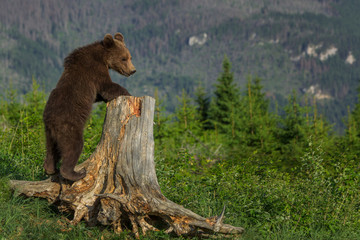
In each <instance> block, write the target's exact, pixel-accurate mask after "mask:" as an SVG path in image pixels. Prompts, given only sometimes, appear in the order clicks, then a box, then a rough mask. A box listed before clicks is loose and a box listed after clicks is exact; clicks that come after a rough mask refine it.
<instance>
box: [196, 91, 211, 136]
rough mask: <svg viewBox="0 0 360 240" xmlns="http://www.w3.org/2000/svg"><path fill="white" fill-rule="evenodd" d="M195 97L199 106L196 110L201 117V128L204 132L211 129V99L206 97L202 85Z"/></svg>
mask: <svg viewBox="0 0 360 240" xmlns="http://www.w3.org/2000/svg"><path fill="white" fill-rule="evenodd" d="M195 96H196V98H195V103H196V104H197V108H196V110H197V114H198V115H199V120H200V124H201V128H202V129H204V130H206V129H209V128H210V122H209V108H210V98H209V97H207V96H206V92H205V89H204V88H203V87H202V86H201V85H199V86H198V87H197V89H196V92H195Z"/></svg>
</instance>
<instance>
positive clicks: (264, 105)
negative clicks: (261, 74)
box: [239, 76, 275, 151]
mask: <svg viewBox="0 0 360 240" xmlns="http://www.w3.org/2000/svg"><path fill="white" fill-rule="evenodd" d="M262 88H263V86H262V85H261V79H260V78H258V77H255V78H253V79H252V77H251V76H249V77H248V83H247V88H246V90H245V92H244V95H243V97H242V98H241V105H242V106H244V108H243V112H242V115H241V118H240V122H241V123H240V126H241V129H240V134H239V135H240V136H239V141H240V142H241V143H242V144H245V145H247V146H248V147H255V148H256V149H257V150H260V149H262V150H263V151H270V148H271V147H270V145H272V144H273V142H274V141H273V130H274V127H275V118H274V116H273V114H270V113H269V111H268V109H269V100H268V99H266V97H265V93H263V92H262ZM266 149H267V150H266Z"/></svg>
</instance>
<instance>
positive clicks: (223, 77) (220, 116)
mask: <svg viewBox="0 0 360 240" xmlns="http://www.w3.org/2000/svg"><path fill="white" fill-rule="evenodd" d="M222 68H223V72H222V73H221V74H220V76H219V78H218V79H217V84H215V92H214V94H215V96H214V98H213V100H212V104H211V120H212V123H213V125H214V127H215V128H218V129H219V130H220V132H222V133H228V134H230V136H231V137H234V135H235V131H234V129H235V123H236V116H237V115H238V109H239V108H240V105H239V104H240V101H239V97H240V93H239V89H238V87H237V86H236V84H235V83H234V76H233V73H232V72H231V63H230V61H229V59H228V57H227V56H226V55H225V57H224V60H223V65H222Z"/></svg>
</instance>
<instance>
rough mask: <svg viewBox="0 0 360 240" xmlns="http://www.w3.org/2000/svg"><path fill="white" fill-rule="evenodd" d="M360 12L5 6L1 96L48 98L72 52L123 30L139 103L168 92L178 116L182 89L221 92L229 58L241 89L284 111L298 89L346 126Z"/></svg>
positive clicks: (280, 2)
mask: <svg viewBox="0 0 360 240" xmlns="http://www.w3.org/2000/svg"><path fill="white" fill-rule="evenodd" d="M359 10H360V3H359V2H358V1H356V0H346V1H345V0H253V1H250V0H226V1H217V0H208V1H200V0H192V1H190V0H183V1H179V0H178V1H165V0H155V1H150V0H136V1H133V0H125V1H122V3H121V4H119V3H118V1H115V0H104V1H95V0H89V1H85V0H76V1H55V0H50V1H41V0H37V1H31V2H29V1H21V0H14V1H9V0H4V1H2V3H1V8H0V22H1V25H0V34H1V40H0V46H1V49H0V61H1V64H0V65H1V66H0V73H1V75H0V87H1V88H2V89H4V88H5V87H6V86H8V83H9V82H12V85H13V86H16V87H17V88H18V89H19V90H20V91H21V92H26V91H27V90H28V88H29V86H30V83H31V77H32V76H35V77H36V78H37V79H38V81H40V83H41V84H42V85H44V86H45V88H46V90H47V91H49V90H50V89H52V88H53V87H54V86H55V84H56V82H57V80H58V78H59V76H60V74H61V72H62V61H63V58H64V57H65V56H66V55H67V54H68V53H69V52H70V51H71V50H72V49H73V48H76V47H79V46H81V45H84V44H88V43H91V42H93V41H95V40H101V39H102V37H103V36H104V34H105V33H115V32H117V31H120V32H122V33H123V34H124V36H125V40H126V43H127V46H128V47H129V49H130V51H131V52H132V55H133V62H134V64H135V66H136V67H137V70H138V71H137V73H136V74H135V75H134V76H132V77H131V78H129V79H125V78H123V77H120V76H119V75H116V74H112V76H113V79H114V81H119V79H121V81H120V83H121V84H123V85H125V86H126V87H128V88H129V90H130V92H131V93H133V94H137V95H143V94H147V95H152V94H153V92H154V89H155V88H156V87H157V88H159V90H160V96H161V97H163V98H167V101H166V102H167V105H168V106H167V107H168V109H169V110H170V111H171V110H172V109H173V107H174V106H175V104H176V98H175V97H174V94H179V93H180V92H181V90H182V89H183V88H185V89H186V90H187V91H189V92H193V90H194V89H195V88H196V87H197V85H198V84H199V83H200V82H201V83H202V85H203V86H205V87H206V89H207V90H208V91H209V93H210V92H211V91H212V86H213V84H214V82H215V81H216V78H217V77H218V74H219V71H221V62H222V60H223V57H224V55H225V54H226V55H227V56H228V57H229V59H230V61H231V62H232V66H233V68H232V70H233V71H234V76H235V79H236V81H237V83H238V84H239V85H240V86H243V84H244V83H245V81H246V77H247V75H248V74H252V75H257V76H259V77H261V78H262V79H263V84H264V86H265V88H264V89H265V91H267V94H268V96H270V97H272V98H273V99H276V100H277V101H278V102H280V104H281V103H282V102H284V101H285V100H284V99H285V98H286V96H287V95H288V94H289V93H291V91H292V90H293V89H295V90H297V91H298V92H299V93H300V94H304V93H306V94H308V95H309V96H311V97H314V98H315V99H316V101H317V102H318V104H319V107H320V111H323V112H324V113H325V114H326V116H327V117H328V118H329V120H330V121H331V122H337V123H341V119H342V117H343V116H344V114H346V111H347V110H346V109H347V105H350V106H352V105H353V104H354V102H355V97H356V88H357V86H358V76H360V74H359V70H358V62H359V61H358V60H357V59H358V58H360V52H359V51H360V50H359V49H360V46H359V45H360V41H359V39H360V38H359V35H360V26H359V22H358V21H357V20H356V19H357V12H358V11H359ZM351 57H352V58H351ZM347 59H350V60H349V61H346V60H347ZM351 59H352V60H351ZM330 110H331V111H330Z"/></svg>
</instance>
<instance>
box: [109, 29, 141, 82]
mask: <svg viewBox="0 0 360 240" xmlns="http://www.w3.org/2000/svg"><path fill="white" fill-rule="evenodd" d="M103 45H104V47H105V49H106V57H105V62H106V65H107V66H108V68H111V69H113V70H115V71H117V72H118V73H120V74H121V75H124V76H126V77H128V76H130V75H132V74H134V73H135V72H136V69H135V67H134V65H133V64H132V62H131V55H130V52H129V50H128V49H127V47H126V46H125V42H124V37H123V35H122V34H121V33H116V34H115V35H114V38H113V37H112V36H111V34H106V35H105V37H104V40H103Z"/></svg>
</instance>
